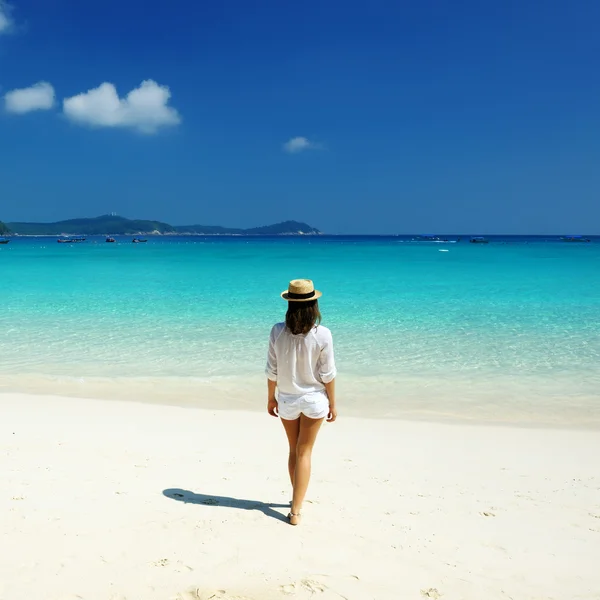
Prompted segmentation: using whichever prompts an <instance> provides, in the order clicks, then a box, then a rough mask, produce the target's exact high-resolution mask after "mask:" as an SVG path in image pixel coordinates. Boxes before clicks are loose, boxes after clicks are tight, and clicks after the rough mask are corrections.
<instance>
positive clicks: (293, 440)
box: [281, 419, 300, 487]
mask: <svg viewBox="0 0 600 600" xmlns="http://www.w3.org/2000/svg"><path fill="white" fill-rule="evenodd" d="M281 422H282V423H283V427H284V428H285V434H286V435H287V439H288V443H289V445H290V454H289V456H288V471H289V473H290V482H291V483H292V487H294V474H295V472H296V447H297V446H298V436H299V435H300V419H296V420H295V421H288V420H286V419H281Z"/></svg>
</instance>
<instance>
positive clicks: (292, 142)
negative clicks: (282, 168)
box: [283, 137, 319, 154]
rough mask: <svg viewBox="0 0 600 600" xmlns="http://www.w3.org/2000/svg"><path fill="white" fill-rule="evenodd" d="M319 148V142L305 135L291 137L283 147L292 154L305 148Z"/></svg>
mask: <svg viewBox="0 0 600 600" xmlns="http://www.w3.org/2000/svg"><path fill="white" fill-rule="evenodd" d="M317 148H319V145H318V144H315V143H314V142H311V141H310V140H309V139H307V138H305V137H293V138H290V139H289V140H288V141H287V142H286V143H285V144H284V145H283V149H284V150H285V151H286V152H289V153H290V154H296V153H298V152H302V151H304V150H315V149H317Z"/></svg>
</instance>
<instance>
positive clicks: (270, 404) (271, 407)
mask: <svg viewBox="0 0 600 600" xmlns="http://www.w3.org/2000/svg"><path fill="white" fill-rule="evenodd" d="M267 412H268V413H269V414H270V415H271V416H272V417H278V416H279V415H278V414H277V400H275V398H269V400H268V401H267Z"/></svg>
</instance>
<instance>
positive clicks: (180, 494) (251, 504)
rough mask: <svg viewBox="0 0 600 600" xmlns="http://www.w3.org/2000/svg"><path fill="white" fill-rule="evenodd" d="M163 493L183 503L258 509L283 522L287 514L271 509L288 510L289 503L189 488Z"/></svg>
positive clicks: (286, 520)
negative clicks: (266, 501)
mask: <svg viewBox="0 0 600 600" xmlns="http://www.w3.org/2000/svg"><path fill="white" fill-rule="evenodd" d="M163 495H164V496H166V497H167V498H170V499H171V500H177V501H178V502H184V503H185V504H204V505H205V506H225V507H226V508H238V509H240V510H258V511H260V512H261V513H263V515H265V516H267V517H271V518H272V519H277V520H278V521H282V522H284V523H287V522H288V519H287V516H285V515H282V514H281V513H280V512H277V511H276V510H273V509H274V508H285V509H287V510H289V508H290V505H289V504H266V503H265V502H257V501H256V500H241V499H239V498H229V497H228V496H212V495H208V494H196V493H194V492H190V491H189V490H180V489H178V488H172V489H168V490H163Z"/></svg>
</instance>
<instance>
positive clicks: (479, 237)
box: [469, 235, 489, 244]
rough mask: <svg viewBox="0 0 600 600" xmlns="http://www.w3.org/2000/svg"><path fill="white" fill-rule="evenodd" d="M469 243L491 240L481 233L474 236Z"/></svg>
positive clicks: (485, 242)
mask: <svg viewBox="0 0 600 600" xmlns="http://www.w3.org/2000/svg"><path fill="white" fill-rule="evenodd" d="M469 243H471V244H489V240H488V239H487V238H484V237H482V236H480V235H479V236H475V237H472V238H471V239H470V240H469Z"/></svg>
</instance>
